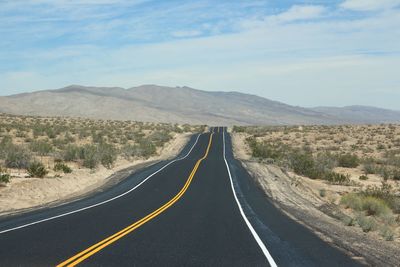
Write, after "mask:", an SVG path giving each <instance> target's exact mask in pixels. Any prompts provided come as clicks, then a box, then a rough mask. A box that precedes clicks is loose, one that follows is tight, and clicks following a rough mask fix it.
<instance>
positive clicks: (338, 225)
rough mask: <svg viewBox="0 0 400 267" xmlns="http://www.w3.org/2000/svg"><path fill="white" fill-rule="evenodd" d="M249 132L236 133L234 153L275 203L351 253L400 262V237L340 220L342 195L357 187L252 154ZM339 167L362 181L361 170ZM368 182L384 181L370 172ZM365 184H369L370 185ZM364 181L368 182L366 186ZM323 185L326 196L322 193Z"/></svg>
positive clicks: (382, 262) (372, 261) (381, 262)
mask: <svg viewBox="0 0 400 267" xmlns="http://www.w3.org/2000/svg"><path fill="white" fill-rule="evenodd" d="M245 138H246V134H242V133H233V134H232V143H233V150H234V155H235V157H236V158H237V159H239V160H240V161H241V162H242V164H243V166H244V167H245V168H246V169H247V170H248V171H249V173H250V174H251V175H252V177H253V178H254V179H255V180H256V182H257V183H258V184H259V186H260V187H261V188H263V190H264V191H265V193H266V195H267V196H268V197H269V198H270V199H272V200H273V203H274V204H275V205H276V206H277V207H278V208H280V209H281V210H282V211H283V212H284V213H286V214H287V215H288V216H289V217H291V218H292V219H294V220H296V221H298V222H299V223H301V224H303V225H304V226H306V227H307V228H309V229H311V230H312V231H313V232H314V233H316V234H317V235H318V236H319V237H320V238H321V239H323V240H324V241H326V242H328V243H330V244H332V245H333V246H336V247H338V248H339V249H341V250H343V251H344V252H346V253H348V254H349V255H350V256H351V257H353V258H355V259H357V260H359V261H360V262H362V263H364V264H366V265H371V266H399V263H400V242H399V241H400V240H399V238H398V236H399V235H398V233H397V238H396V239H395V240H394V241H392V242H388V241H384V240H383V239H382V238H381V237H380V236H379V235H378V234H377V233H374V232H369V233H363V232H362V230H361V229H360V228H359V227H355V226H344V224H343V223H342V222H341V221H340V220H339V218H340V215H341V214H342V213H343V212H345V211H343V210H341V209H340V208H339V205H338V203H339V200H340V196H341V195H343V194H344V193H346V192H351V191H352V190H353V189H355V187H351V186H341V185H331V184H327V183H326V182H325V181H322V180H312V179H309V178H307V177H301V176H298V175H296V174H294V173H291V172H286V171H283V170H281V168H280V167H278V166H276V165H272V164H267V163H264V162H259V161H257V160H254V159H252V158H251V152H250V149H249V147H248V146H247V144H246V143H245ZM335 171H337V172H342V173H349V174H350V175H351V179H352V180H354V181H358V182H359V180H358V177H359V176H360V173H358V172H361V171H358V170H354V169H348V170H346V169H345V168H337V169H336V170H335ZM369 177H370V179H369V180H368V181H363V183H366V184H372V185H374V184H376V185H379V184H380V178H379V177H374V176H373V175H371V176H369ZM366 184H365V185H366ZM365 185H364V186H365ZM321 189H325V190H326V196H325V197H321V196H320V194H319V192H320V190H321Z"/></svg>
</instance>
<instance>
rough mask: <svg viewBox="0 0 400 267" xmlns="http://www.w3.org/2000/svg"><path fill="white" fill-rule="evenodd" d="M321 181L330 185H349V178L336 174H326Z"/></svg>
mask: <svg viewBox="0 0 400 267" xmlns="http://www.w3.org/2000/svg"><path fill="white" fill-rule="evenodd" d="M323 179H325V180H327V181H328V182H330V183H331V184H339V185H346V184H349V183H350V176H349V175H344V174H341V173H336V172H327V173H325V174H324V176H323Z"/></svg>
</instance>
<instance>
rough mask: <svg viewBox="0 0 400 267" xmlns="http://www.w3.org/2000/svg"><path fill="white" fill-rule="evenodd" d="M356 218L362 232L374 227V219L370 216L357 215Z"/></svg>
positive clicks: (371, 229)
mask: <svg viewBox="0 0 400 267" xmlns="http://www.w3.org/2000/svg"><path fill="white" fill-rule="evenodd" d="M356 220H357V223H358V225H359V226H360V227H361V229H362V230H363V232H369V231H373V230H374V229H375V228H376V221H375V220H374V219H373V218H371V217H367V216H364V215H359V216H357V219H356Z"/></svg>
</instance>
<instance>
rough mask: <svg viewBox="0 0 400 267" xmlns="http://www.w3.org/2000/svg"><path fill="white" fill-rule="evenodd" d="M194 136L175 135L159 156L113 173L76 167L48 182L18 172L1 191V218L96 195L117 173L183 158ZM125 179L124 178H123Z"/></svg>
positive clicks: (121, 162) (122, 163) (121, 163)
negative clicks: (92, 193)
mask: <svg viewBox="0 0 400 267" xmlns="http://www.w3.org/2000/svg"><path fill="white" fill-rule="evenodd" d="M190 135H191V134H188V133H186V134H175V136H174V138H173V139H171V141H169V142H168V143H166V144H165V145H164V147H162V148H158V150H157V155H156V156H152V157H150V158H147V159H143V158H137V159H132V160H130V161H128V160H126V159H123V158H121V157H119V158H118V160H117V161H116V163H115V164H114V166H113V168H112V169H106V168H105V167H103V166H99V167H98V168H97V169H96V170H94V171H92V170H90V169H86V168H78V165H77V166H74V168H73V172H72V173H70V174H62V175H61V177H55V173H52V172H50V173H49V175H47V176H46V177H45V178H29V177H27V175H26V173H19V172H18V171H17V170H14V171H13V172H12V173H11V175H12V177H13V179H11V181H10V183H9V184H7V185H3V186H2V187H0V215H8V214H13V213H18V212H23V211H26V210H28V209H32V208H35V207H40V206H43V205H46V204H49V203H53V202H56V203H63V202H66V201H68V200H72V199H75V198H77V197H79V196H83V195H85V194H87V193H89V192H92V191H94V190H96V189H98V188H101V187H102V186H104V185H105V184H106V183H107V182H110V179H111V177H113V174H115V173H122V174H123V175H124V176H125V177H126V176H127V175H129V174H130V173H131V171H125V172H124V170H135V167H138V168H140V167H141V166H146V165H149V164H151V163H155V162H157V161H161V160H166V159H171V158H173V157H175V156H177V155H178V154H179V152H180V151H181V150H182V149H183V147H184V146H185V145H186V143H187V142H188V140H189V137H190ZM120 178H121V177H120ZM123 178H124V177H123Z"/></svg>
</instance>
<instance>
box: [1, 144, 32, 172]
mask: <svg viewBox="0 0 400 267" xmlns="http://www.w3.org/2000/svg"><path fill="white" fill-rule="evenodd" d="M31 158H32V156H31V154H30V153H29V152H28V151H27V150H26V149H25V148H23V147H21V146H17V145H13V146H12V147H11V149H9V150H8V151H7V153H6V158H5V160H4V163H5V165H6V167H7V168H17V169H25V168H27V167H28V165H29V163H30V161H31Z"/></svg>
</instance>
